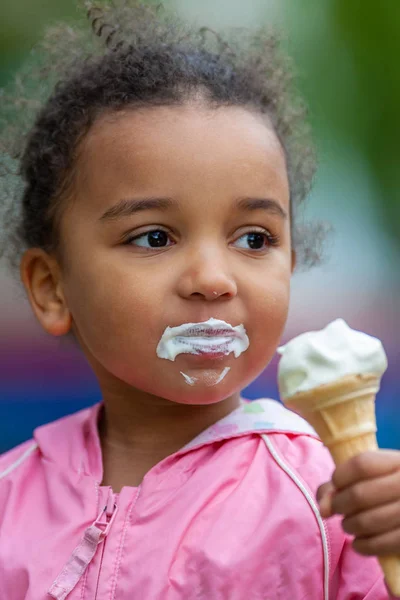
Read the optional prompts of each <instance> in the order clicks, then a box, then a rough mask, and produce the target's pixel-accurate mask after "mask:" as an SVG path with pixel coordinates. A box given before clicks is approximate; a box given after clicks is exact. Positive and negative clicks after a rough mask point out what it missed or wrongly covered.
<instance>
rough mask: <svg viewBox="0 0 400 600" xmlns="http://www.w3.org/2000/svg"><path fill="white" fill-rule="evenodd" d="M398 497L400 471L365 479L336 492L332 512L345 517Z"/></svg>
mask: <svg viewBox="0 0 400 600" xmlns="http://www.w3.org/2000/svg"><path fill="white" fill-rule="evenodd" d="M399 498H400V472H395V473H392V474H390V475H386V476H385V477H378V478H375V479H373V480H365V481H360V482H359V483H356V484H355V485H352V486H350V487H348V488H347V489H342V490H341V491H338V492H336V494H334V496H333V498H332V510H333V512H334V513H337V514H341V515H346V516H347V517H349V516H351V515H353V514H356V513H360V512H363V511H366V510H369V509H371V508H374V507H376V506H377V505H380V506H382V505H385V504H390V503H392V502H396V500H398V499H399Z"/></svg>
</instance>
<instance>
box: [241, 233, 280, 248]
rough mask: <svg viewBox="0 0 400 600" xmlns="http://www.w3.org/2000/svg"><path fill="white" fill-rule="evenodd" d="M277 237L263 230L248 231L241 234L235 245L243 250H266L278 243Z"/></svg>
mask: <svg viewBox="0 0 400 600" xmlns="http://www.w3.org/2000/svg"><path fill="white" fill-rule="evenodd" d="M278 241H279V240H278V238H277V237H275V236H273V235H271V234H270V233H268V232H266V231H265V232H264V231H249V232H248V233H245V234H244V235H241V236H240V238H238V239H237V240H236V242H235V245H236V246H238V247H239V248H243V249H244V250H255V251H257V250H266V249H268V248H269V247H270V246H276V245H277V244H278Z"/></svg>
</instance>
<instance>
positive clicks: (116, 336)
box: [66, 262, 163, 363]
mask: <svg viewBox="0 0 400 600" xmlns="http://www.w3.org/2000/svg"><path fill="white" fill-rule="evenodd" d="M66 295H67V301H68V304H69V308H70V311H71V314H72V318H73V322H74V326H75V328H76V330H77V334H78V336H79V337H80V339H81V340H82V342H83V344H84V346H85V347H86V348H87V350H88V351H89V352H90V353H91V354H93V355H94V356H95V357H96V358H97V359H98V360H100V361H101V362H103V361H104V359H107V362H109V361H110V360H111V361H112V362H114V360H113V357H115V361H116V362H117V361H118V362H119V363H121V357H122V356H124V354H125V355H126V356H127V357H129V356H132V355H133V353H134V354H135V357H136V356H137V355H138V354H139V359H140V356H141V355H142V354H143V353H145V354H148V351H147V349H150V348H151V349H153V346H154V343H155V340H156V338H157V336H159V321H160V314H161V315H162V311H163V305H162V294H160V293H157V291H156V290H155V289H154V286H152V285H151V284H149V283H148V281H147V279H146V278H141V277H140V274H137V273H136V274H135V273H133V272H132V271H130V270H124V271H121V269H117V268H115V266H114V268H111V266H110V265H107V263H106V262H104V263H102V264H101V263H100V262H99V263H98V264H97V265H90V268H85V265H82V268H81V269H80V270H79V272H75V273H74V274H73V276H72V274H71V277H70V278H69V280H68V282H67V289H66ZM157 323H158V326H157ZM138 347H140V348H141V352H140V353H138V352H137V348H138Z"/></svg>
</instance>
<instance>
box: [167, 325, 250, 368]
mask: <svg viewBox="0 0 400 600" xmlns="http://www.w3.org/2000/svg"><path fill="white" fill-rule="evenodd" d="M249 344H250V342H249V338H248V336H247V334H246V330H245V328H244V326H243V325H236V326H235V327H233V326H232V325H230V324H229V323H226V322H225V321H222V320H220V319H213V318H211V319H208V321H203V322H200V323H184V324H183V325H179V326H178V327H167V328H166V329H165V331H164V333H163V335H162V337H161V339H160V341H159V343H158V346H157V350H156V352H157V356H158V357H159V358H165V359H166V360H171V361H174V360H175V358H176V357H177V356H178V354H197V355H205V356H207V355H212V354H221V355H228V354H230V353H233V355H234V356H235V358H238V356H240V355H241V354H242V352H245V350H247V348H248V347H249Z"/></svg>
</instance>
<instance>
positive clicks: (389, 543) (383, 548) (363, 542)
mask: <svg viewBox="0 0 400 600" xmlns="http://www.w3.org/2000/svg"><path fill="white" fill-rule="evenodd" d="M399 546H400V529H394V530H392V531H387V532H386V533H383V534H381V535H377V536H373V537H366V538H359V537H357V538H355V539H354V540H353V548H354V550H355V551H356V552H358V553H359V554H364V555H365V556H387V555H390V554H398V552H399Z"/></svg>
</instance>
